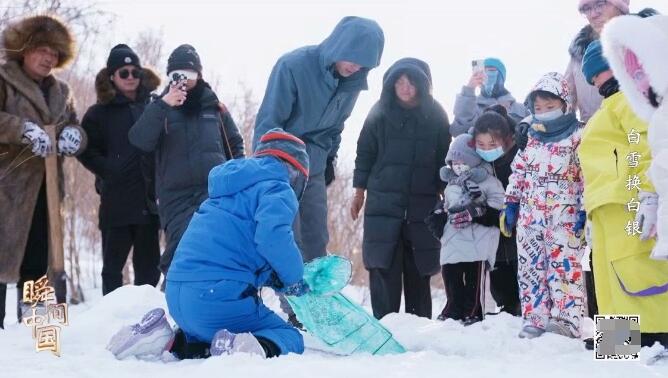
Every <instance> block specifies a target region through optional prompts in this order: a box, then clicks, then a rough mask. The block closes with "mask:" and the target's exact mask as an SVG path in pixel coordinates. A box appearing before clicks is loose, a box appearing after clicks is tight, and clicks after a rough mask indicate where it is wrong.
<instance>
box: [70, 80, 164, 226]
mask: <svg viewBox="0 0 668 378" xmlns="http://www.w3.org/2000/svg"><path fill="white" fill-rule="evenodd" d="M143 72H144V76H143V78H142V82H141V84H140V88H139V90H138V95H137V99H136V100H135V101H132V100H130V99H128V98H127V97H125V96H123V95H122V94H121V93H118V92H117V91H116V89H115V87H114V85H113V84H112V82H111V81H110V80H109V76H110V74H109V73H108V72H107V69H106V68H105V69H102V70H101V71H100V72H99V73H98V75H97V77H96V80H95V90H96V92H97V103H96V104H95V105H93V106H91V107H90V108H88V110H87V111H86V114H85V115H84V117H83V120H82V122H81V126H82V127H83V128H84V129H85V130H86V133H87V134H88V147H87V148H86V150H85V151H84V153H82V154H81V155H79V156H78V159H79V161H80V162H81V163H82V164H83V165H84V166H85V167H86V168H87V169H88V170H89V171H91V172H92V173H93V174H95V186H96V189H97V191H98V193H99V194H100V211H99V227H100V229H102V230H104V229H107V228H109V227H119V226H126V225H132V224H148V223H150V222H157V221H158V217H157V208H156V204H155V190H154V179H153V176H154V164H153V155H152V154H146V153H144V152H142V151H141V150H139V149H138V148H136V147H134V146H133V145H131V144H130V141H129V139H128V131H129V130H130V128H131V127H132V125H133V124H134V123H135V121H136V120H137V119H139V117H140V116H141V113H142V112H143V111H144V107H145V106H146V104H147V103H148V101H149V98H150V97H149V96H150V93H151V92H152V91H154V90H155V89H156V88H157V87H158V85H159V84H160V79H159V78H158V76H157V74H155V73H154V72H153V71H151V70H149V69H146V68H144V69H143Z"/></svg>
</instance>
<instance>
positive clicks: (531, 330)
mask: <svg viewBox="0 0 668 378" xmlns="http://www.w3.org/2000/svg"><path fill="white" fill-rule="evenodd" d="M543 333H545V330H544V329H542V328H538V327H536V326H534V325H531V324H527V325H525V326H524V327H522V330H521V331H520V333H519V335H518V336H519V338H520V339H533V338H536V337H538V336H540V335H542V334H543Z"/></svg>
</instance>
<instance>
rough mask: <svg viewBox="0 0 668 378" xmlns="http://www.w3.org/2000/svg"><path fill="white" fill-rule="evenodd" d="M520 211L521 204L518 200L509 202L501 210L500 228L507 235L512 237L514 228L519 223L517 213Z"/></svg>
mask: <svg viewBox="0 0 668 378" xmlns="http://www.w3.org/2000/svg"><path fill="white" fill-rule="evenodd" d="M519 212H520V204H519V203H517V202H507V203H506V205H505V206H504V208H503V211H502V212H501V222H500V225H499V228H500V229H501V233H502V234H503V235H504V236H506V237H508V238H509V237H512V235H513V228H515V225H517V214H518V213H519Z"/></svg>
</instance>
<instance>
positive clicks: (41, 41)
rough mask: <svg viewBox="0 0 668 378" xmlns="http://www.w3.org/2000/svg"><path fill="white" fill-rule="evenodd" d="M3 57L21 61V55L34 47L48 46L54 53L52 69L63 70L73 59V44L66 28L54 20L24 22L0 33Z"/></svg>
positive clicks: (71, 36) (39, 18)
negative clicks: (53, 67) (56, 58)
mask: <svg viewBox="0 0 668 378" xmlns="http://www.w3.org/2000/svg"><path fill="white" fill-rule="evenodd" d="M2 44H3V48H4V50H3V51H4V56H5V58H6V59H7V60H14V61H18V62H22V61H23V55H24V54H25V53H26V52H27V51H29V50H31V49H34V48H36V47H40V46H48V47H50V48H52V49H54V50H56V51H57V52H58V63H57V64H56V68H63V67H65V66H66V65H67V64H69V63H70V62H71V61H72V59H73V58H74V54H75V50H76V43H75V41H74V36H73V35H72V33H71V32H70V30H69V28H68V27H67V26H66V25H65V23H63V22H62V21H61V20H59V19H58V18H56V17H55V16H50V15H41V16H32V17H27V18H24V19H22V20H20V21H18V22H16V23H14V24H11V25H9V26H8V27H7V28H6V29H5V30H4V31H3V32H2Z"/></svg>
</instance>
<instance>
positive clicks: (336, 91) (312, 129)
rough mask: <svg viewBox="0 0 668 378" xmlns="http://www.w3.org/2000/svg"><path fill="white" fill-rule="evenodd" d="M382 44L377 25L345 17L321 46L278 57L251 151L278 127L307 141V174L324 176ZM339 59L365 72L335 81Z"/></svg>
mask: <svg viewBox="0 0 668 378" xmlns="http://www.w3.org/2000/svg"><path fill="white" fill-rule="evenodd" d="M384 44H385V37H384V35H383V31H382V29H381V28H380V26H379V25H378V24H377V23H376V22H375V21H372V20H369V19H365V18H360V17H345V18H343V19H342V20H341V21H340V22H339V23H338V25H337V26H336V28H334V31H333V32H332V34H331V35H330V36H329V37H328V38H327V39H325V40H324V41H323V42H322V43H321V44H320V45H317V46H306V47H302V48H299V49H297V50H294V51H292V52H289V53H287V54H285V55H283V56H282V57H281V58H279V60H278V62H277V63H276V65H275V66H274V69H273V70H272V72H271V75H270V77H269V82H268V84H267V89H266V91H265V94H264V99H263V100H262V105H260V109H259V111H258V114H257V119H256V121H255V139H254V140H253V147H254V148H255V146H256V145H257V142H258V140H259V138H260V136H262V135H264V133H266V132H267V131H268V130H270V129H273V128H275V127H278V128H281V129H283V130H285V131H287V132H290V133H292V134H294V135H296V136H298V137H299V138H301V139H302V140H303V141H304V142H305V143H306V149H307V152H308V155H309V158H310V168H309V170H310V173H311V175H317V174H320V173H322V172H323V171H324V170H325V166H326V163H327V157H328V156H332V157H333V156H336V153H337V151H338V149H339V144H340V142H341V131H343V123H344V121H345V120H346V119H347V118H348V117H349V116H350V113H351V112H352V110H353V107H354V106H355V102H356V101H357V97H358V95H359V92H360V91H362V90H366V89H367V88H368V86H367V81H366V78H367V75H368V73H369V70H370V69H372V68H374V67H377V66H378V65H379V64H380V57H381V55H382V53H383V46H384ZM337 61H349V62H353V63H356V64H359V65H361V66H362V67H363V68H362V69H361V70H359V71H358V72H357V73H355V74H354V75H352V76H350V77H348V78H337V77H338V75H335V74H334V72H335V69H334V68H333V65H334V63H335V62H337Z"/></svg>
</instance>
